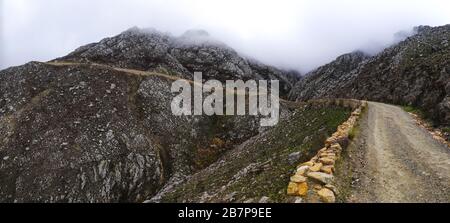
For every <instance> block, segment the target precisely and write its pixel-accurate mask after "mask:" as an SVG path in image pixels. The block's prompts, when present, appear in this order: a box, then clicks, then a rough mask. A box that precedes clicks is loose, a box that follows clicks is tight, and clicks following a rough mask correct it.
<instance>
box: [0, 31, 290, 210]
mask: <svg viewBox="0 0 450 223" xmlns="http://www.w3.org/2000/svg"><path fill="white" fill-rule="evenodd" d="M67 62H72V63H67ZM74 62H76V63H74ZM94 63H96V65H95V64H94ZM99 64H100V65H99ZM119 68H123V69H119ZM125 68H126V69H125ZM146 71H151V72H159V73H161V74H163V75H160V76H151V75H149V76H146V75H140V73H143V72H146ZM194 71H202V72H203V77H204V78H205V79H211V78H216V79H219V80H225V79H244V80H245V79H269V78H276V79H280V82H281V83H280V86H281V87H282V94H283V95H287V92H289V90H290V88H291V87H292V85H293V83H294V82H295V80H296V77H295V74H293V73H291V72H285V71H282V70H279V69H276V68H274V67H270V66H266V65H262V64H260V63H258V62H255V61H253V60H249V59H245V58H243V57H241V56H239V54H238V53H236V52H235V51H234V50H232V49H231V48H229V47H227V46H225V45H224V44H223V43H220V42H217V41H215V40H213V39H212V38H210V37H209V36H208V35H207V34H206V33H205V32H202V31H190V32H187V33H186V34H185V35H183V36H181V37H173V36H171V35H169V34H163V33H160V32H157V31H155V30H140V29H137V28H133V29H130V30H128V31H126V32H124V33H122V34H120V35H118V36H115V37H112V38H107V39H104V40H102V41H100V42H99V43H93V44H89V45H87V46H83V47H81V48H79V49H77V50H75V51H74V52H73V53H71V54H69V55H68V56H65V57H63V58H59V59H57V60H55V61H53V62H52V63H40V62H30V63H28V64H25V65H23V66H18V67H12V68H9V69H6V70H3V71H0V96H1V97H0V179H1V183H0V202H27V201H34V202H140V201H144V200H146V199H148V198H149V197H152V196H153V195H155V194H156V193H157V192H158V191H159V190H160V189H161V188H162V187H163V186H164V185H165V184H166V183H167V182H169V181H177V179H182V178H184V177H186V176H189V175H190V174H192V173H195V172H197V171H199V170H201V169H203V168H205V167H207V166H209V165H210V164H211V163H214V162H215V161H216V160H217V159H218V158H220V157H221V156H222V154H223V153H225V152H226V151H228V150H230V149H233V148H234V146H236V145H239V144H241V143H242V142H244V141H245V140H247V139H249V138H251V137H252V136H255V135H257V134H259V133H260V132H262V131H264V129H261V128H260V126H259V118H258V117H254V116H181V117H180V116H173V115H172V113H171V110H170V103H171V100H172V98H173V97H174V96H175V94H173V93H171V92H170V86H171V83H172V81H173V79H171V78H167V77H176V78H186V79H191V78H192V74H193V72H194ZM164 75H165V76H164Z"/></svg>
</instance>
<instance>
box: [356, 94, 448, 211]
mask: <svg viewBox="0 0 450 223" xmlns="http://www.w3.org/2000/svg"><path fill="white" fill-rule="evenodd" d="M360 125H361V126H360V129H361V130H360V131H361V132H360V134H359V136H358V137H357V138H358V139H357V141H356V143H355V144H357V145H356V146H357V149H356V150H354V151H356V152H355V154H352V155H353V157H352V158H351V160H352V162H353V163H354V165H356V166H357V168H355V169H357V171H355V173H354V176H353V179H352V185H353V189H352V193H351V195H350V196H349V201H350V202H450V149H449V148H448V147H447V146H445V145H443V144H441V143H440V142H438V141H436V140H434V139H433V138H432V137H431V135H430V134H429V133H428V132H427V131H426V130H425V129H423V128H421V127H419V126H417V125H416V124H415V122H414V120H413V119H412V117H411V116H410V115H409V114H408V113H406V112H404V111H403V110H402V109H401V108H399V107H396V106H392V105H387V104H381V103H374V102H370V103H369V109H368V111H367V114H366V117H365V118H364V119H362V120H361V123H360Z"/></svg>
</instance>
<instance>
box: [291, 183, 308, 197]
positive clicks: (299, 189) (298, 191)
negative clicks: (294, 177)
mask: <svg viewBox="0 0 450 223" xmlns="http://www.w3.org/2000/svg"><path fill="white" fill-rule="evenodd" d="M307 193H308V183H306V182H302V183H294V182H290V183H289V185H288V188H287V194H288V195H294V196H305V195H306V194H307Z"/></svg>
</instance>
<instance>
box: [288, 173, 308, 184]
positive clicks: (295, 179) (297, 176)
mask: <svg viewBox="0 0 450 223" xmlns="http://www.w3.org/2000/svg"><path fill="white" fill-rule="evenodd" d="M305 181H306V177H304V176H302V175H300V174H295V175H294V176H292V177H291V182H294V183H303V182H305Z"/></svg>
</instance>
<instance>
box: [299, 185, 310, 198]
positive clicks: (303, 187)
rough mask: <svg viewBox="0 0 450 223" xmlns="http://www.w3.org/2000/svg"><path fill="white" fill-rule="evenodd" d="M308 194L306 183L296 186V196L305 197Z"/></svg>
mask: <svg viewBox="0 0 450 223" xmlns="http://www.w3.org/2000/svg"><path fill="white" fill-rule="evenodd" d="M307 193H308V183H306V182H303V183H299V184H298V190H297V194H298V195H300V196H305V195H306V194H307Z"/></svg>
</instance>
